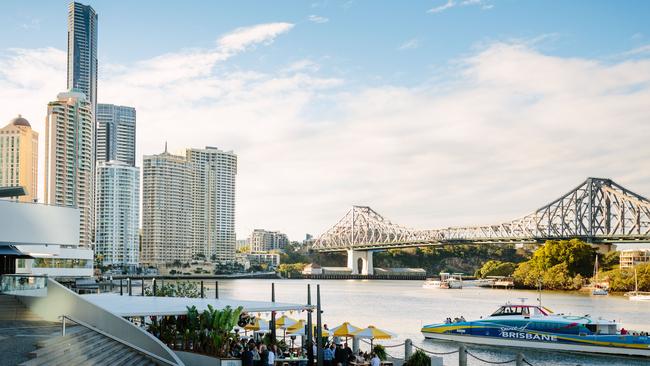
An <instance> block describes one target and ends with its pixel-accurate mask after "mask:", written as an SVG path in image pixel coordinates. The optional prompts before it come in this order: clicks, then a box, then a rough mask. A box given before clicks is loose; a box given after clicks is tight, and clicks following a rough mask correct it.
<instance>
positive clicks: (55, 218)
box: [0, 200, 79, 245]
mask: <svg viewBox="0 0 650 366" xmlns="http://www.w3.org/2000/svg"><path fill="white" fill-rule="evenodd" d="M15 244H22V245H34V244H38V245H42V244H48V245H49V244H62V245H79V209H76V208H72V207H61V206H50V205H43V204H35V203H22V202H13V201H8V200H0V245H15Z"/></svg>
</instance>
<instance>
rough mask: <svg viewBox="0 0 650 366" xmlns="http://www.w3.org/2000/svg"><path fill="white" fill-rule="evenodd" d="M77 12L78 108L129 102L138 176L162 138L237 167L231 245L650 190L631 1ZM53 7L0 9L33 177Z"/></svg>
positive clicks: (648, 44)
mask: <svg viewBox="0 0 650 366" xmlns="http://www.w3.org/2000/svg"><path fill="white" fill-rule="evenodd" d="M84 3H85V4H90V5H92V6H93V8H94V9H95V10H96V11H97V13H98V16H99V30H98V34H99V39H98V45H99V51H98V56H99V83H98V101H99V102H100V103H114V104H121V105H128V106H133V107H135V108H136V110H137V155H138V165H139V166H141V161H142V155H143V154H157V153H160V152H162V151H163V148H164V144H165V142H167V143H168V145H169V148H170V150H172V151H179V152H180V151H182V150H183V149H185V148H187V147H204V146H217V147H219V148H221V149H222V150H227V151H228V150H233V151H234V152H235V153H236V154H237V155H238V175H237V198H236V199H237V201H236V202H237V215H236V226H237V228H236V229H237V237H238V238H245V237H247V235H248V234H249V233H250V231H251V230H252V229H254V228H264V229H269V230H280V231H283V232H286V233H287V234H288V235H289V237H290V239H292V240H302V239H303V238H304V235H305V233H311V234H314V235H318V234H320V233H323V232H325V231H326V230H327V229H328V228H329V227H330V226H332V225H334V224H335V223H336V222H337V221H338V220H339V219H340V218H341V217H343V216H344V214H345V213H346V212H347V211H348V210H349V209H350V207H351V206H352V205H368V206H371V207H372V208H373V209H375V210H376V211H378V212H379V213H381V214H382V215H384V216H385V217H387V218H389V219H390V220H391V221H393V222H395V223H399V224H402V225H404V226H408V227H413V228H421V229H434V228H442V227H448V226H461V225H482V224H491V223H495V224H496V223H500V222H505V221H509V220H511V219H515V218H518V217H520V216H524V215H526V214H528V213H529V212H532V211H534V210H535V209H536V208H538V207H541V206H543V205H545V204H546V203H548V202H550V201H552V200H553V199H555V198H557V197H559V196H560V195H561V194H564V193H566V192H567V191H569V190H571V189H572V188H573V187H575V186H577V185H578V184H579V183H581V182H582V181H584V180H585V179H586V178H587V177H590V176H593V177H606V178H611V179H613V180H614V181H616V182H618V183H619V184H621V185H623V186H625V187H627V188H628V189H630V190H632V191H634V192H636V193H639V194H641V195H643V196H646V197H647V196H650V174H649V172H650V144H649V143H648V142H649V140H650V22H648V21H647V15H648V14H650V2H648V1H580V0H574V1H564V2H560V1H552V2H549V1H533V0H526V1H517V0H435V1H434V0H431V1H409V2H398V1H391V2H389V1H369V0H368V1H354V0H347V1H303V2H298V1H237V2H214V1H182V2H180V1H174V2H172V1H138V2H127V1H118V0H110V1H109V0H100V1H90V2H84ZM67 4H68V2H67V1H44V0H40V1H39V0H35V1H17V0H5V1H3V11H2V12H0V23H1V24H3V30H2V33H0V125H3V124H4V123H5V122H2V121H7V122H8V121H9V120H10V119H11V118H13V117H15V116H16V115H17V114H22V115H23V116H24V117H26V118H27V119H28V120H29V121H30V122H31V123H32V126H33V128H34V129H35V130H36V131H38V132H40V133H41V136H40V147H41V148H40V153H41V163H40V164H39V165H41V166H40V177H41V181H42V175H43V174H42V173H43V167H42V162H43V160H42V158H43V146H44V120H45V115H46V112H47V103H48V102H49V101H52V100H55V99H56V95H57V94H58V93H59V92H62V91H64V90H65V87H66V42H67V33H66V32H67V31H66V27H67ZM39 196H41V197H42V184H41V191H40V192H39Z"/></svg>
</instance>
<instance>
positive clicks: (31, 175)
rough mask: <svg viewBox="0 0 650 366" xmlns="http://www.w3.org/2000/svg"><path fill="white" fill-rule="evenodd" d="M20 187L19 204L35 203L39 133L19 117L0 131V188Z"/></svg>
mask: <svg viewBox="0 0 650 366" xmlns="http://www.w3.org/2000/svg"><path fill="white" fill-rule="evenodd" d="M10 186H22V187H23V188H24V189H25V192H26V194H25V195H24V196H20V197H16V199H18V200H19V201H21V202H35V201H36V200H37V196H38V195H37V186H38V133H37V132H36V131H34V130H32V126H31V125H30V124H29V122H28V121H27V120H26V119H25V118H23V117H21V116H20V115H19V116H18V117H16V118H14V119H12V120H11V121H9V124H7V125H6V126H5V127H3V128H0V187H10Z"/></svg>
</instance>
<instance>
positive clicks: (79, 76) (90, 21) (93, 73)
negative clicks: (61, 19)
mask: <svg viewBox="0 0 650 366" xmlns="http://www.w3.org/2000/svg"><path fill="white" fill-rule="evenodd" d="M68 89H78V90H79V91H80V92H82V93H84V95H85V96H86V99H87V100H88V102H89V103H90V105H91V106H92V111H93V114H94V113H95V110H96V107H97V13H95V10H94V9H93V8H92V7H91V6H89V5H83V4H80V3H77V2H71V3H70V5H69V6H68Z"/></svg>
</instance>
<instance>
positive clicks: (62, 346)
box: [20, 326, 159, 366]
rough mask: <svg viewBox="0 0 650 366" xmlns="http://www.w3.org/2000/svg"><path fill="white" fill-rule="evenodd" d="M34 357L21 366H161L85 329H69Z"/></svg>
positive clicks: (42, 345)
mask: <svg viewBox="0 0 650 366" xmlns="http://www.w3.org/2000/svg"><path fill="white" fill-rule="evenodd" d="M36 346H37V349H36V350H35V351H33V352H31V353H30V357H33V358H32V359H30V360H29V361H26V362H23V363H21V364H20V365H21V366H36V365H66V366H68V365H69V366H74V365H124V366H143V365H147V366H148V365H158V364H159V363H158V362H156V361H155V360H153V359H152V358H149V357H148V356H146V355H145V354H143V353H140V352H138V351H137V350H134V349H133V348H130V347H128V346H126V345H124V344H122V343H120V342H117V341H115V340H113V339H112V338H109V337H107V336H105V335H103V334H101V333H98V332H95V331H93V330H90V329H88V328H85V327H82V326H74V327H69V328H68V329H67V330H66V335H65V336H56V337H52V338H50V339H47V340H44V341H39V342H37V343H36Z"/></svg>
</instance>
